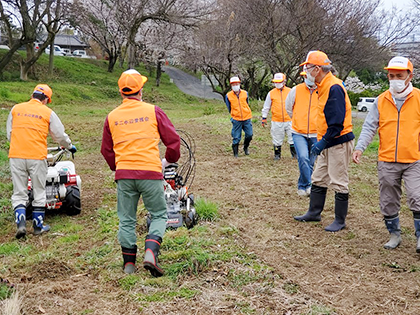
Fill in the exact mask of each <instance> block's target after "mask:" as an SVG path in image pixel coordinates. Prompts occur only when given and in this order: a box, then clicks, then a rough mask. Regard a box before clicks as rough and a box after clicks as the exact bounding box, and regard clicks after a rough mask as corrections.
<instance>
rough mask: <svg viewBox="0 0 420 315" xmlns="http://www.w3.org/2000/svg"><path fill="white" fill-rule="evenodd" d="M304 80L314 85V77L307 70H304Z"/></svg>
mask: <svg viewBox="0 0 420 315" xmlns="http://www.w3.org/2000/svg"><path fill="white" fill-rule="evenodd" d="M306 79H307V80H309V82H313V83H314V84H315V77H314V76H313V75H312V74H310V73H309V71H308V70H306Z"/></svg>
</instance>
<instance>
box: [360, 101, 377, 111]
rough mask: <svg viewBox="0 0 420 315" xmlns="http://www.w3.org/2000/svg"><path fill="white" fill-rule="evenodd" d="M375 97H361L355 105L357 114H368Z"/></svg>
mask: <svg viewBox="0 0 420 315" xmlns="http://www.w3.org/2000/svg"><path fill="white" fill-rule="evenodd" d="M375 99H376V97H361V98H360V99H359V102H358V103H357V110H358V111H359V112H368V111H370V109H371V108H372V106H373V103H374V102H375Z"/></svg>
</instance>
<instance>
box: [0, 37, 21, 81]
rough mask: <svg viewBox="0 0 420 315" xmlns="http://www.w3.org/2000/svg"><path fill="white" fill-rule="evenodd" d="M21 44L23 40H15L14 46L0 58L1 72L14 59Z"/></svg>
mask: <svg viewBox="0 0 420 315" xmlns="http://www.w3.org/2000/svg"><path fill="white" fill-rule="evenodd" d="M21 45H22V42H21V41H19V40H18V41H15V42H14V43H13V45H12V47H10V50H8V51H7V53H6V54H5V55H4V56H3V58H1V59H0V73H3V71H4V68H6V66H7V65H8V64H9V62H10V61H11V60H12V58H13V55H14V53H15V52H16V51H17V50H18V48H19V47H20V46H21Z"/></svg>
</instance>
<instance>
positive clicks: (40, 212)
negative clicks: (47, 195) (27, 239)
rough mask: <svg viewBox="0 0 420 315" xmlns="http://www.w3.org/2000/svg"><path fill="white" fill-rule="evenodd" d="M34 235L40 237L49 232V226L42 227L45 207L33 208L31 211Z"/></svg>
mask: <svg viewBox="0 0 420 315" xmlns="http://www.w3.org/2000/svg"><path fill="white" fill-rule="evenodd" d="M32 217H33V227H34V235H40V234H43V233H45V232H48V231H49V230H50V226H49V225H44V218H45V207H35V208H34V210H33V211H32Z"/></svg>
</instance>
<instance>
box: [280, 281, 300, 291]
mask: <svg viewBox="0 0 420 315" xmlns="http://www.w3.org/2000/svg"><path fill="white" fill-rule="evenodd" d="M283 290H284V291H286V293H288V294H296V293H298V292H299V285H298V284H296V283H293V282H286V283H285V284H283Z"/></svg>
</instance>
